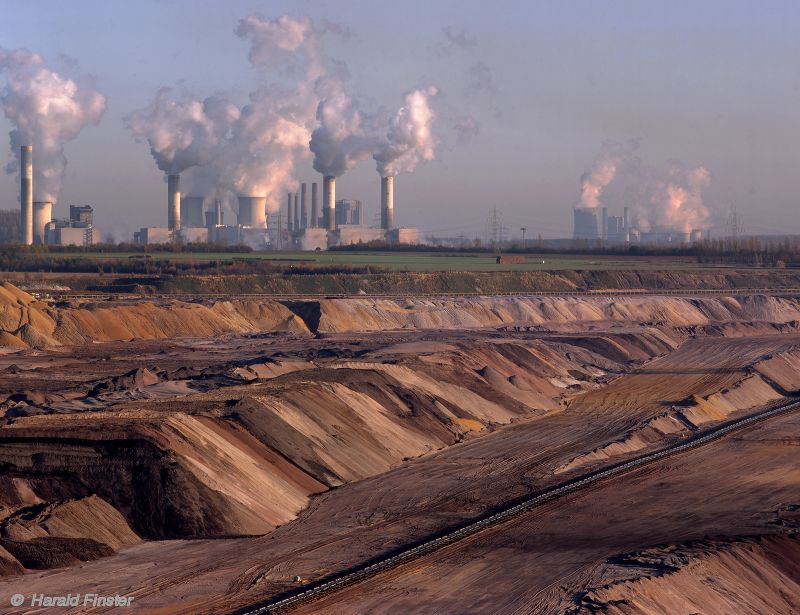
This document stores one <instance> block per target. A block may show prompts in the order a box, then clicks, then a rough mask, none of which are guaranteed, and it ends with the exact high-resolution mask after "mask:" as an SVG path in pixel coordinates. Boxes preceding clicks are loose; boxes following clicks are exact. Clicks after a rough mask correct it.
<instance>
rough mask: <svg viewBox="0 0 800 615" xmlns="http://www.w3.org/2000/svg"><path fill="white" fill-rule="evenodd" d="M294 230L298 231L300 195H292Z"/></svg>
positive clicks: (296, 193)
mask: <svg viewBox="0 0 800 615" xmlns="http://www.w3.org/2000/svg"><path fill="white" fill-rule="evenodd" d="M294 230H295V231H299V230H300V194H299V193H298V192H295V193H294Z"/></svg>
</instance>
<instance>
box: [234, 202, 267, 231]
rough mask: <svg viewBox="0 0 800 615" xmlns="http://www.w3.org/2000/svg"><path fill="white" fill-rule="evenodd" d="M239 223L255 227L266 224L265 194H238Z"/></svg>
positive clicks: (263, 226)
mask: <svg viewBox="0 0 800 615" xmlns="http://www.w3.org/2000/svg"><path fill="white" fill-rule="evenodd" d="M239 225H240V226H251V227H255V228H266V226H267V197H265V196H240V197H239Z"/></svg>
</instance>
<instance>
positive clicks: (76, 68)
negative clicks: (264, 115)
mask: <svg viewBox="0 0 800 615" xmlns="http://www.w3.org/2000/svg"><path fill="white" fill-rule="evenodd" d="M251 13H260V14H262V15H263V16H264V17H268V18H271V17H277V16H279V15H282V14H284V13H289V14H292V15H309V16H310V17H312V18H313V19H314V21H315V22H318V23H321V22H322V21H323V20H329V21H332V22H336V23H339V24H342V25H344V26H346V27H347V28H349V30H350V33H351V36H350V37H349V38H348V39H346V40H342V39H333V38H332V39H330V40H328V41H327V42H326V47H325V52H326V54H327V55H329V56H330V57H332V58H335V59H337V60H340V61H342V62H344V63H345V64H346V65H347V68H348V71H349V74H350V80H349V83H348V88H349V90H350V92H351V93H352V94H353V96H354V97H356V98H358V99H359V100H360V101H361V104H362V105H363V106H365V107H374V106H379V105H385V106H386V107H388V108H395V107H396V106H397V105H398V103H399V102H400V100H401V97H402V95H403V93H404V92H406V91H408V90H409V89H412V88H414V87H418V86H423V85H425V86H427V85H435V86H437V87H438V88H440V90H441V94H440V96H439V97H438V100H437V103H439V104H440V105H442V108H443V109H446V110H447V113H448V114H458V115H461V116H470V117H472V118H474V119H475V120H476V121H477V124H478V126H479V130H478V132H477V134H476V135H474V136H472V137H471V138H469V139H468V140H464V141H462V140H459V139H457V138H456V136H455V133H454V132H453V131H452V130H451V129H449V128H448V127H446V126H444V120H443V125H442V139H443V142H442V144H441V146H440V148H439V150H438V153H437V158H436V160H434V161H431V162H424V163H422V164H421V165H420V166H419V167H418V168H417V170H416V172H415V173H413V174H410V175H401V176H398V177H397V179H396V180H395V212H396V213H395V216H396V221H397V223H398V224H402V225H409V226H411V225H414V226H420V227H422V228H423V229H426V230H431V231H436V232H437V233H438V234H442V235H458V234H459V233H462V232H463V233H464V234H466V235H468V236H474V235H475V234H478V235H483V234H484V232H485V228H486V220H487V215H488V212H489V210H490V209H491V208H492V207H494V206H496V207H497V208H498V211H499V212H500V213H501V214H502V217H503V221H504V223H505V225H506V226H507V227H508V229H509V232H510V234H511V235H518V234H519V230H518V229H519V227H520V226H526V227H527V228H528V229H529V230H528V233H529V237H532V236H535V235H536V234H537V233H542V234H543V235H544V236H546V237H547V236H566V235H570V234H571V231H572V213H571V211H572V206H573V205H574V204H575V203H576V201H577V200H578V198H579V196H580V183H579V182H580V177H581V175H582V174H583V173H584V172H585V171H586V170H587V169H588V168H589V167H590V166H591V164H592V162H593V161H594V160H595V158H597V157H598V156H599V155H600V154H601V152H602V150H603V144H604V143H607V142H609V141H613V142H628V141H631V140H635V141H636V142H637V143H638V149H637V150H636V155H637V156H638V157H640V158H641V159H642V161H643V162H644V163H646V164H647V165H650V166H652V167H654V168H656V169H666V168H667V167H668V166H669V165H670V164H671V163H673V162H679V163H681V164H683V165H685V166H686V167H694V166H698V165H703V166H705V167H706V168H707V169H708V170H709V171H710V173H711V176H712V182H711V185H710V187H708V188H707V189H706V191H705V193H704V200H705V203H706V205H707V206H708V207H709V208H710V209H711V210H712V212H724V211H725V210H726V208H727V207H729V206H730V205H735V206H736V207H737V208H738V210H739V212H740V214H742V215H743V217H744V223H745V228H746V230H747V231H748V232H754V233H780V232H793V233H800V218H799V217H798V215H797V212H798V205H800V198H799V197H798V188H797V184H798V179H797V178H798V176H799V175H800V65H799V64H798V59H800V3H799V2H796V1H787V2H775V1H760V2H755V1H742V2H736V1H733V0H719V1H713V2H712V1H705V2H704V1H700V0H692V1H685V2H682V1H678V0H669V1H665V2H656V1H653V0H648V1H645V2H642V1H641V0H631V1H602V2H601V1H569V0H557V1H556V0H553V1H550V2H533V1H527V2H522V1H518V2H503V1H501V0H499V1H495V2H491V3H489V2H485V1H482V2H481V1H477V2H472V1H464V0H458V1H444V0H419V1H418V0H406V1H405V2H393V1H383V0H371V1H363V2H362V1H345V0H340V1H336V2H333V1H318V2H312V1H297V0H294V1H292V2H288V1H287V2H268V1H250V0H225V1H222V0H219V1H215V2H211V1H202V0H163V1H155V0H136V1H128V2H122V1H114V2H109V1H108V0H99V1H81V0H71V1H70V2H63V1H52V2H51V1H43V0H31V1H29V2H27V3H23V2H19V0H15V1H13V2H12V1H9V0H0V15H1V16H2V17H0V47H5V48H7V49H14V48H18V47H24V48H28V49H30V50H32V51H36V52H38V53H40V54H42V55H43V56H44V57H45V58H46V60H47V61H48V63H49V64H50V65H51V66H53V67H55V68H57V69H58V68H66V69H67V70H66V72H67V73H68V74H70V75H72V74H90V75H92V76H93V77H94V78H95V79H96V87H97V89H98V90H100V91H101V92H102V93H104V94H105V95H106V96H107V99H108V108H107V110H106V113H105V115H104V117H103V119H102V121H101V122H100V124H99V125H98V126H92V127H89V128H87V129H85V130H84V131H83V132H82V133H81V134H80V136H79V137H78V138H77V139H76V140H75V141H72V142H70V143H68V144H67V146H66V155H67V158H68V167H67V175H66V179H65V181H64V186H63V190H62V193H61V198H60V202H59V204H58V205H57V206H56V209H55V214H56V216H64V215H66V209H67V205H68V204H69V203H91V204H93V205H95V206H96V220H97V225H98V226H99V227H100V228H101V229H103V230H104V231H105V230H110V229H114V230H115V231H116V233H117V235H118V237H124V238H129V234H130V233H131V232H132V231H133V230H134V229H135V228H137V227H138V226H143V225H150V226H155V225H162V226H163V225H165V223H166V188H165V184H164V183H163V175H162V173H161V172H159V171H158V170H157V168H156V165H155V163H154V162H153V160H152V158H151V156H150V154H149V151H148V147H147V145H146V144H145V143H137V142H135V141H134V139H133V138H132V137H131V136H130V134H129V132H128V131H127V130H126V129H125V127H124V125H123V122H122V117H123V116H125V115H127V114H128V113H130V112H131V111H133V110H135V109H138V108H141V107H143V106H145V105H146V104H147V103H148V102H149V101H150V100H151V99H152V98H153V96H154V94H155V91H156V90H157V89H158V88H159V87H161V86H164V85H176V84H179V83H180V84H182V86H183V87H185V88H188V89H190V90H192V91H193V92H194V93H195V94H197V95H198V96H207V95H209V94H212V93H214V92H217V91H225V92H227V93H229V94H230V95H231V96H232V97H233V98H234V99H236V100H238V101H239V102H240V103H243V102H245V100H246V96H247V93H248V92H251V91H253V90H254V89H256V88H257V86H258V85H259V83H262V82H263V80H264V75H262V74H260V73H259V72H258V71H255V70H253V68H252V67H251V66H250V65H249V64H248V61H247V51H248V47H247V44H246V42H245V41H243V40H241V39H239V38H237V37H236V36H235V35H234V33H233V31H234V28H235V27H236V24H237V22H238V20H239V19H240V18H242V17H245V16H247V15H249V14H251ZM447 33H449V34H450V36H449V37H448V34H447ZM9 129H10V125H9V123H8V122H7V121H6V119H5V118H4V117H0V133H2V134H3V135H7V133H8V131H9ZM7 143H8V139H7V137H5V136H4V137H3V141H2V144H3V147H2V149H3V155H2V157H1V158H0V160H2V161H3V163H5V162H6V161H7V160H8V157H9V156H10V152H9V151H8V145H7ZM295 177H296V179H298V180H300V181H312V180H318V179H319V178H318V177H317V176H316V175H315V174H314V172H313V170H312V168H311V159H310V158H307V159H304V160H300V161H299V162H298V164H297V170H296V173H295ZM379 186H380V184H379V180H378V176H377V174H376V172H375V168H374V163H373V162H372V161H370V160H367V161H364V162H362V163H360V164H359V166H358V167H357V168H356V169H354V170H352V171H350V172H348V173H347V174H346V175H344V176H343V177H341V178H339V179H338V180H337V197H349V198H360V199H362V200H363V201H364V202H365V204H366V207H367V220H368V221H372V220H373V219H374V216H375V215H376V214H377V213H378V206H379ZM17 193H18V186H17V182H16V180H15V178H14V177H13V176H9V175H6V174H2V176H0V207H2V208H16V207H17ZM617 205H619V206H621V204H618V203H608V206H609V208H610V209H612V210H613V209H615V208H616V206H617Z"/></svg>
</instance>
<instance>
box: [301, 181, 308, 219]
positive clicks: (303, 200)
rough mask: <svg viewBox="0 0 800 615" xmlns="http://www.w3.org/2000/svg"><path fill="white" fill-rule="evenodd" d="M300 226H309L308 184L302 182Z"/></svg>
mask: <svg viewBox="0 0 800 615" xmlns="http://www.w3.org/2000/svg"><path fill="white" fill-rule="evenodd" d="M300 228H308V205H306V184H305V182H304V183H302V184H300Z"/></svg>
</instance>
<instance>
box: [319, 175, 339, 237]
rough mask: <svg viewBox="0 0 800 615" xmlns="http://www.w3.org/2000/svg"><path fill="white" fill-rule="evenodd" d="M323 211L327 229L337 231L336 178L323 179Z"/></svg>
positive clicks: (329, 176)
mask: <svg viewBox="0 0 800 615" xmlns="http://www.w3.org/2000/svg"><path fill="white" fill-rule="evenodd" d="M322 209H323V215H324V217H325V228H326V229H328V230H329V231H335V230H336V178H335V177H334V176H333V175H325V176H323V178H322Z"/></svg>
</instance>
